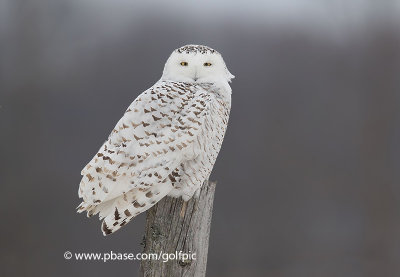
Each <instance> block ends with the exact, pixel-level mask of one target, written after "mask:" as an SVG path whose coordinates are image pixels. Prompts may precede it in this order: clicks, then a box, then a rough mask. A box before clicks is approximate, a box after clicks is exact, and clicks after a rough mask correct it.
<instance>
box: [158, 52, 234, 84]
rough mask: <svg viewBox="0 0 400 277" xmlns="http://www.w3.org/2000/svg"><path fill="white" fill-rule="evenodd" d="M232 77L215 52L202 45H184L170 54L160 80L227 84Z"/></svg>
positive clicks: (218, 54) (219, 55)
mask: <svg viewBox="0 0 400 277" xmlns="http://www.w3.org/2000/svg"><path fill="white" fill-rule="evenodd" d="M234 77H235V76H233V75H232V74H231V73H230V72H229V70H228V69H227V67H226V65H225V62H224V60H223V59H222V56H221V54H220V53H218V52H217V51H216V50H214V49H212V48H210V47H207V46H203V45H185V46H182V47H180V48H178V49H176V50H175V51H174V52H172V54H171V56H170V57H169V58H168V60H167V62H166V63H165V67H164V72H163V76H162V78H161V79H162V80H169V81H178V82H188V83H210V82H211V83H214V82H224V83H227V82H230V81H231V79H232V78H234Z"/></svg>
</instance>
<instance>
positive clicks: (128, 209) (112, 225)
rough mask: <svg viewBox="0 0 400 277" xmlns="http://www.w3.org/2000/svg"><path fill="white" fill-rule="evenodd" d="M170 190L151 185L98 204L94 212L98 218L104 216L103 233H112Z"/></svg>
mask: <svg viewBox="0 0 400 277" xmlns="http://www.w3.org/2000/svg"><path fill="white" fill-rule="evenodd" d="M170 190H171V188H169V187H168V186H164V187H159V186H153V187H152V188H149V189H147V190H139V189H133V190H131V191H129V192H127V193H125V194H124V195H121V196H120V197H117V198H115V199H114V200H110V201H107V202H105V203H101V204H100V205H98V206H97V207H96V208H95V209H94V214H96V213H99V216H100V219H102V218H104V220H103V223H102V225H101V230H102V232H103V235H109V234H112V233H114V232H115V231H117V230H118V229H120V228H121V227H122V226H124V225H125V224H127V223H128V222H129V221H131V220H132V218H134V217H135V216H137V215H138V214H140V213H142V212H144V211H146V210H148V209H150V208H151V207H153V206H154V205H155V204H156V203H157V202H158V201H160V200H161V199H162V198H163V197H164V196H166V195H167V194H168V193H169V191H170Z"/></svg>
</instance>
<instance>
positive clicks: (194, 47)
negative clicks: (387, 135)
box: [175, 45, 219, 54]
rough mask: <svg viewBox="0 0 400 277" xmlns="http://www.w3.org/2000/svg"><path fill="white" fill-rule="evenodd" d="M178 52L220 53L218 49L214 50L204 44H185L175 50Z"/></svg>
mask: <svg viewBox="0 0 400 277" xmlns="http://www.w3.org/2000/svg"><path fill="white" fill-rule="evenodd" d="M175 51H176V52H178V53H184V52H186V54H190V53H196V54H197V53H200V54H207V53H210V54H214V53H216V54H219V53H218V51H217V50H214V49H212V48H210V47H208V46H203V45H185V46H182V47H180V48H178V49H176V50H175Z"/></svg>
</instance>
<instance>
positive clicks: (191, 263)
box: [140, 181, 216, 277]
mask: <svg viewBox="0 0 400 277" xmlns="http://www.w3.org/2000/svg"><path fill="white" fill-rule="evenodd" d="M215 185H216V183H215V182H208V181H207V182H205V183H204V184H203V186H202V188H201V191H200V197H199V198H198V199H194V198H192V199H191V200H189V201H188V202H184V201H183V200H182V199H181V198H179V199H176V198H171V197H165V198H164V199H163V200H161V201H160V202H159V203H157V204H156V205H155V206H154V207H153V208H151V209H150V210H149V211H148V212H147V217H146V230H145V237H144V239H143V243H144V251H143V253H146V254H150V253H157V254H160V253H164V254H165V255H167V254H169V253H174V254H176V253H177V252H178V253H179V251H182V253H190V254H193V253H195V258H196V259H193V260H190V259H189V260H182V259H178V260H169V261H167V262H164V261H163V259H160V260H154V259H150V260H142V262H141V264H140V276H143V277H160V276H168V277H169V276H173V277H175V276H194V277H203V276H205V274H206V267H207V252H208V240H209V237H210V227H211V218H212V209H213V201H214V192H215Z"/></svg>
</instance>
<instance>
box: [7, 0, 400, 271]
mask: <svg viewBox="0 0 400 277" xmlns="http://www.w3.org/2000/svg"><path fill="white" fill-rule="evenodd" d="M399 27H400V1H389V0H384V1H375V0H364V1H361V0H358V1H357V0H346V1H345V0H330V1H328V0H325V1H323V0H319V1H310V0H301V1H300V0H280V1H278V0H274V1H272V0H269V1H255V0H249V1H210V0H209V1H196V2H195V1H147V2H146V1H132V0H129V1H128V0H114V1H105V0H101V1H100V0H83V1H82V0H68V1H67V0H58V1H52V0H36V1H23V0H0V124H1V125H0V193H1V201H0V205H1V221H0V230H1V231H0V232H1V234H0V240H1V250H2V251H1V253H0V257H1V264H0V275H1V276H137V274H138V268H139V263H138V262H132V261H121V262H118V261H114V262H111V261H109V262H108V263H103V262H101V261H98V262H94V261H86V262H84V261H74V260H73V259H71V260H69V261H67V260H64V258H63V254H64V252H65V251H67V250H69V251H71V252H73V253H75V252H100V253H104V252H110V251H114V252H132V253H138V252H141V251H142V246H141V245H140V242H141V241H142V236H143V232H144V220H145V215H144V214H141V215H140V216H138V217H137V218H136V219H135V220H133V221H131V223H129V224H128V225H126V227H124V228H122V229H121V230H120V231H118V232H117V233H115V234H114V235H111V236H109V237H103V235H102V233H101V231H100V222H99V221H98V220H97V218H91V219H87V218H86V217H85V215H82V214H76V212H75V208H76V206H77V205H78V204H79V203H80V201H79V199H78V185H79V182H80V179H81V176H80V171H81V169H82V168H83V167H84V166H85V165H86V163H87V162H89V160H90V159H91V158H92V156H93V155H94V154H95V153H96V151H97V150H98V148H99V147H100V146H101V144H102V143H103V142H104V141H105V140H106V138H107V137H108V134H109V133H110V131H111V130H112V128H113V127H114V125H115V124H116V122H117V121H118V120H119V118H120V117H121V116H122V114H123V112H124V111H125V109H126V108H127V106H128V105H129V104H130V103H131V102H132V101H133V100H134V99H135V98H136V97H137V96H138V95H139V94H140V93H141V92H142V91H144V90H145V89H147V88H149V87H150V86H152V85H153V84H154V83H155V82H156V81H157V80H158V79H159V78H160V76H161V73H162V69H163V65H164V63H165V61H166V59H167V58H168V56H169V54H170V53H171V52H172V51H173V50H174V49H176V48H178V47H180V46H182V45H185V44H188V43H195V44H204V45H208V46H210V47H212V48H215V49H217V50H218V51H219V52H221V53H222V55H223V57H224V59H225V61H226V63H227V66H228V68H229V69H230V71H231V72H232V74H234V75H235V76H236V78H235V79H234V80H233V83H232V89H233V94H232V98H233V102H232V113H231V118H230V122H229V127H228V130H227V134H226V138H225V141H224V144H223V147H222V150H221V152H220V155H219V157H218V160H217V163H216V165H215V167H214V171H213V174H212V178H211V179H212V180H217V181H218V185H217V190H216V196H215V202H214V214H213V219H212V226H211V238H210V247H209V256H208V268H207V276H211V277H213V276H219V277H225V276H226V277H228V276H229V277H239V276H274V277H275V276H278V277H280V276H282V277H302V276H306V277H309V276H317V277H318V276H324V277H330V276H352V277H353V276H354V277H357V276H371V277H372V276H373V277H375V276H383V277H386V276H389V277H390V276H400V201H399V200H400V183H399V181H400V170H399V168H400V147H399V141H400V128H399V127H400V109H399V108H400V75H399V73H400V28H399Z"/></svg>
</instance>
